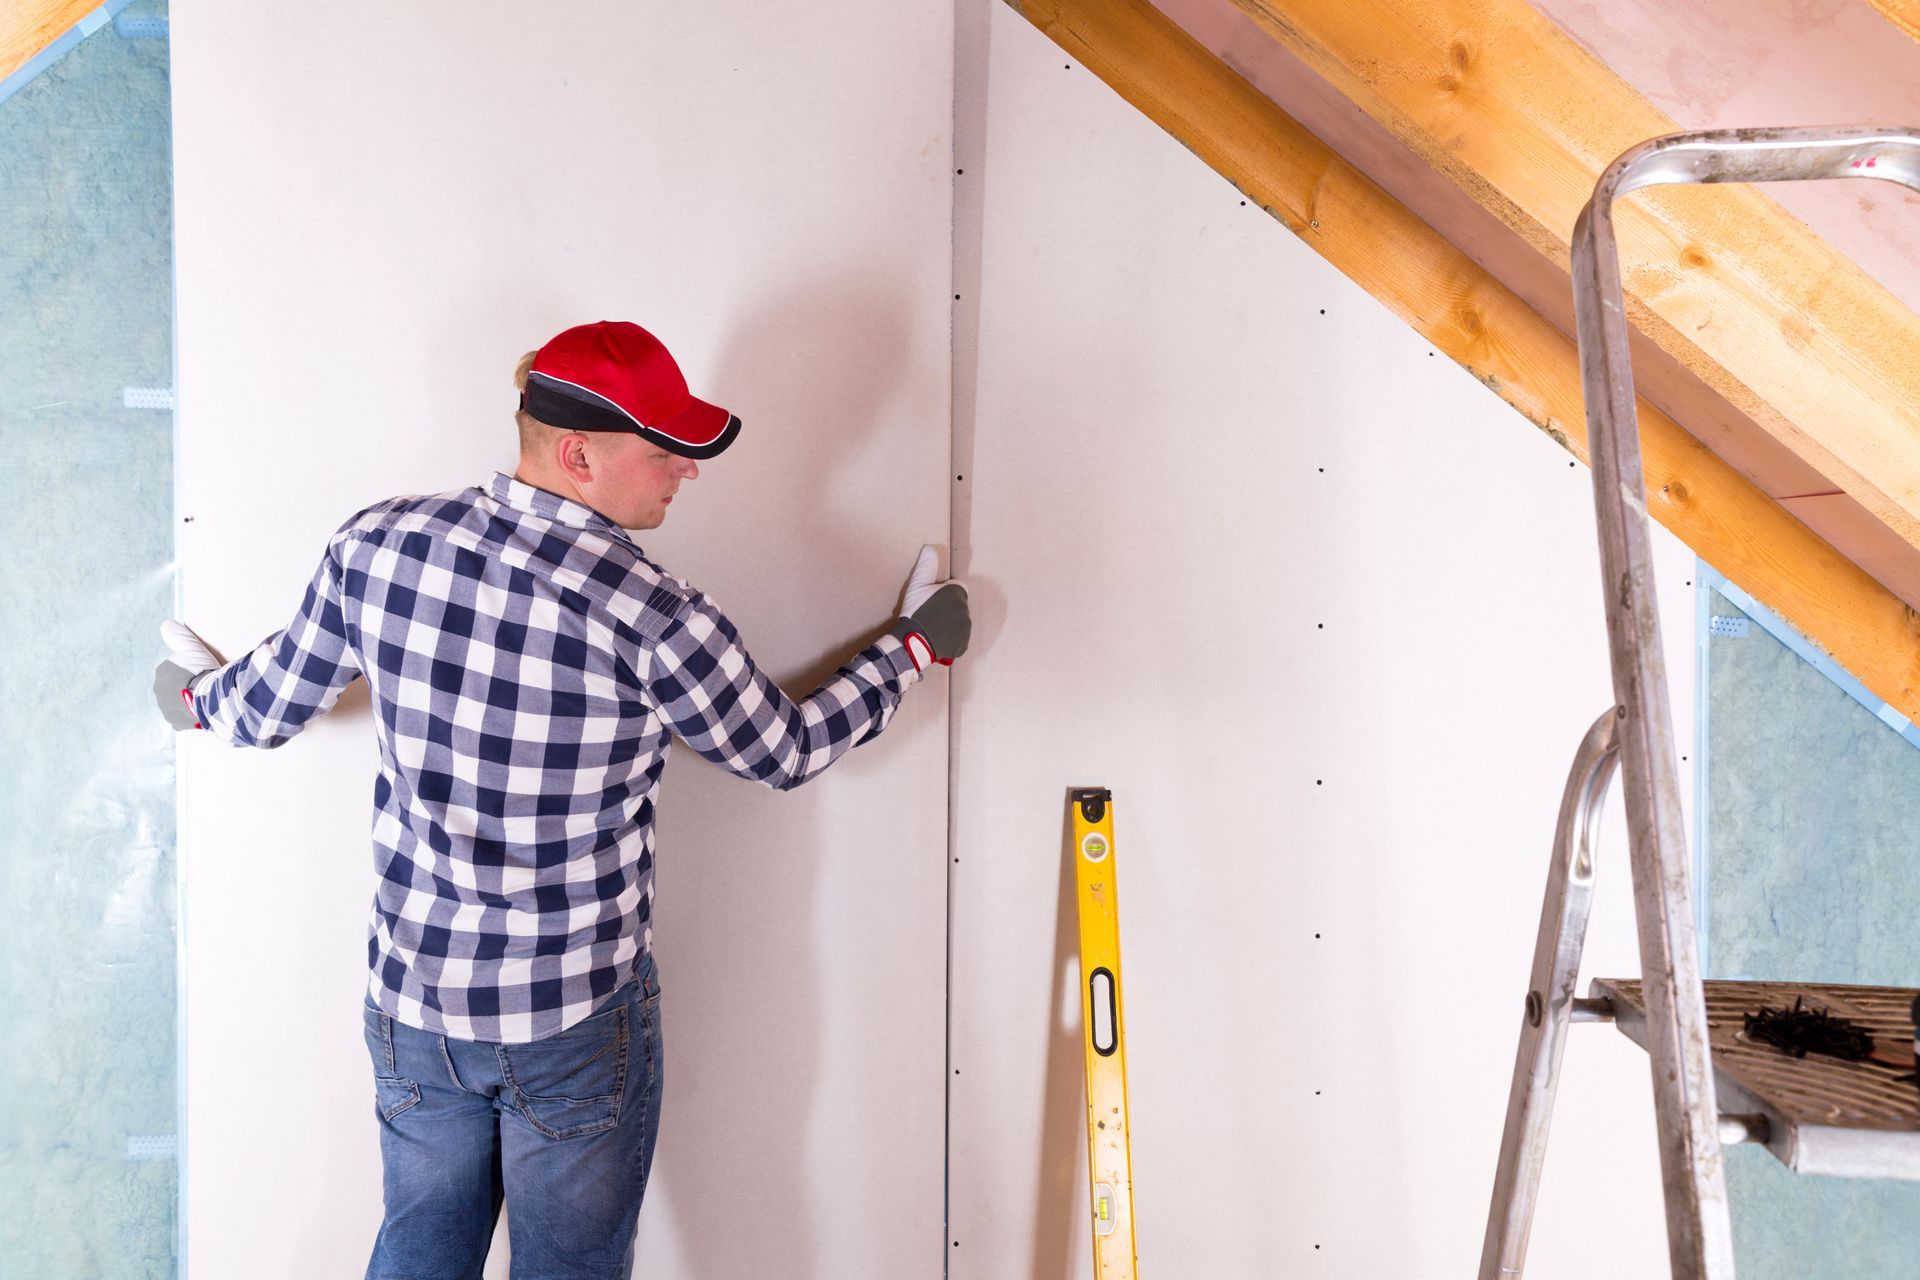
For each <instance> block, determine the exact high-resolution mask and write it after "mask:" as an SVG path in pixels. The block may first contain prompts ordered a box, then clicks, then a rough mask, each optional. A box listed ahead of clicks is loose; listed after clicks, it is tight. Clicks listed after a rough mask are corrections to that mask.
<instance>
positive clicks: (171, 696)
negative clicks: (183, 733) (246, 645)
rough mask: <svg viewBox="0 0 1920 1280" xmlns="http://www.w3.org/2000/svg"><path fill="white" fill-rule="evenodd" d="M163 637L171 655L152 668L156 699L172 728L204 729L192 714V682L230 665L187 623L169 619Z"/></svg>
mask: <svg viewBox="0 0 1920 1280" xmlns="http://www.w3.org/2000/svg"><path fill="white" fill-rule="evenodd" d="M160 638H161V639H162V640H164V641H165V642H166V645H167V650H168V653H167V656H166V657H165V658H164V659H162V661H161V663H160V665H159V666H157V667H155V668H154V669H153V700H154V701H155V702H157V703H159V704H160V714H161V715H162V716H164V717H166V721H167V723H168V724H169V725H171V726H172V727H173V728H175V729H177V730H185V729H200V728H204V727H205V726H203V725H202V724H201V723H200V721H199V718H198V717H196V716H195V715H194V713H193V682H194V681H195V680H197V679H199V678H200V677H201V676H203V675H205V674H206V673H207V672H209V671H214V670H217V669H219V668H220V667H224V666H225V665H227V664H226V663H225V661H223V660H222V659H221V657H220V655H219V654H217V653H215V652H214V651H213V650H212V649H209V648H208V647H207V644H206V641H204V640H202V639H201V638H200V637H199V636H197V635H195V634H194V633H193V628H191V627H189V626H187V625H186V624H185V623H181V622H175V621H173V620H172V619H171V618H169V619H168V620H167V621H165V622H163V623H161V624H160Z"/></svg>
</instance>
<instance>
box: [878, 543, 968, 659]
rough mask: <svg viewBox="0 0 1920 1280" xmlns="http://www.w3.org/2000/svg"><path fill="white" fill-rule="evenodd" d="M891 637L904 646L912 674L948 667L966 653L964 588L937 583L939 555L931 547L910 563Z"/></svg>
mask: <svg viewBox="0 0 1920 1280" xmlns="http://www.w3.org/2000/svg"><path fill="white" fill-rule="evenodd" d="M892 634H893V635H895V636H898V637H899V638H900V640H901V641H902V642H904V643H905V644H906V646H907V656H908V657H910V658H912V659H913V669H914V670H915V671H925V670H926V669H927V665H928V664H929V663H934V662H937V663H939V664H940V665H941V666H943V667H950V666H952V665H953V660H954V659H955V658H957V657H959V656H960V655H961V654H963V653H965V652H966V651H967V641H968V640H969V639H970V638H971V637H972V635H973V616H972V615H971V614H970V613H968V611H967V584H966V583H964V582H949V581H944V580H942V579H941V577H940V555H939V553H938V552H936V551H935V550H934V549H933V547H932V546H931V545H929V546H924V547H921V548H920V556H919V558H918V559H917V560H915V561H914V562H913V572H912V573H911V574H909V575H908V577H907V589H906V594H905V595H904V597H902V599H901V603H900V620H899V621H898V622H896V623H894V624H893V631H892Z"/></svg>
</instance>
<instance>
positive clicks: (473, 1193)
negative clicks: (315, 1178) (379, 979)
mask: <svg viewBox="0 0 1920 1280" xmlns="http://www.w3.org/2000/svg"><path fill="white" fill-rule="evenodd" d="M365 1022H366V1033H367V1051H368V1052H369V1053H370V1054H371V1055H372V1056H373V1076H374V1081H373V1083H374V1092H375V1095H376V1102H375V1113H376V1114H377V1115H378V1116H379V1118H380V1159H381V1163H382V1165H383V1166H384V1167H385V1189H386V1220H385V1221H384V1222H382V1223H381V1224H380V1236H379V1238H378V1239H377V1240H376V1241H375V1242H374V1246H373V1260H372V1261H371V1262H369V1263H368V1264H367V1280H480V1268H481V1264H482V1263H484V1262H485V1261H486V1257H487V1246H488V1244H489V1243H490V1242H491V1240H492V1238H493V1229H494V1222H495V1220H496V1219H497V1218H498V1217H499V1214H500V1204H501V1201H502V1200H505V1201H507V1202H508V1203H510V1204H511V1205H512V1206H513V1208H512V1211H511V1212H509V1213H508V1215H507V1233H508V1239H509V1241H510V1242H511V1245H512V1253H513V1263H512V1266H513V1280H589V1278H591V1280H625V1277H627V1276H628V1275H629V1273H630V1272H631V1270H632V1266H633V1230H634V1222H635V1219H636V1218H638V1216H639V1214H640V1198H641V1196H642V1195H644V1194H645V1192H646V1189H647V1170H648V1169H649V1167H651V1165H652V1164H653V1141H654V1136H655V1133H656V1131H657V1130H658V1129H659V1126H660V1078H661V1077H660V1058H661V1055H660V984H659V980H658V978H656V976H655V974H654V968H653V958H652V957H651V956H648V957H646V958H644V959H643V960H642V961H641V962H640V966H639V968H638V969H637V970H636V971H635V974H634V976H633V977H632V978H630V979H628V980H627V982H626V983H625V984H623V985H622V986H621V988H620V989H619V990H618V991H616V992H614V993H613V996H612V997H611V998H610V999H609V1000H608V1001H607V1003H606V1005H605V1006H604V1007H602V1008H601V1009H599V1010H598V1011H596V1012H595V1013H594V1015H593V1016H592V1017H590V1018H587V1019H586V1020H585V1021H583V1022H580V1023H579V1024H577V1025H575V1026H572V1027H569V1028H567V1029H566V1030H565V1031H562V1032H561V1033H560V1034H558V1035H555V1036H549V1037H548V1038H547V1039H545V1040H536V1041H534V1042H533V1043H532V1044H480V1043H476V1042H474V1041H471V1040H450V1039H447V1038H446V1037H444V1036H437V1035H433V1034H432V1033H430V1032H426V1031H420V1030H418V1029H416V1028H413V1027H409V1026H406V1025H404V1024H403V1023H398V1022H395V1021H394V1020H393V1019H392V1018H391V1017H389V1016H387V1015H386V1014H384V1013H382V1012H380V1011H379V1010H378V1009H375V1008H373V1007H372V1006H371V1005H368V1007H367V1008H366V1010H365Z"/></svg>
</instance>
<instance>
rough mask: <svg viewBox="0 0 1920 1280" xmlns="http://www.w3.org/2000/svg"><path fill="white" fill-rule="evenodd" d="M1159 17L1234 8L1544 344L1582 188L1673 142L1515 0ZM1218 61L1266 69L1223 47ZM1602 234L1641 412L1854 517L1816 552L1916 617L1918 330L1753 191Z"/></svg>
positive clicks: (1919, 320)
mask: <svg viewBox="0 0 1920 1280" xmlns="http://www.w3.org/2000/svg"><path fill="white" fill-rule="evenodd" d="M1161 7H1162V8H1164V9H1167V10H1169V11H1171V12H1174V13H1175V15H1176V16H1179V15H1180V12H1181V11H1204V10H1207V9H1209V8H1211V9H1220V8H1228V9H1232V10H1235V11H1237V12H1238V14H1239V15H1241V16H1242V17H1243V18H1244V19H1245V20H1246V21H1247V22H1248V23H1249V24H1250V25H1251V26H1252V27H1253V28H1255V29H1256V30H1257V31H1258V32H1259V35H1260V40H1259V44H1263V45H1264V46H1266V49H1267V50H1271V51H1272V54H1273V56H1275V57H1280V58H1284V59H1285V60H1286V62H1287V63H1288V65H1289V66H1291V67H1293V68H1296V69H1298V70H1299V71H1300V72H1303V73H1304V74H1303V75H1299V76H1296V77H1294V78H1295V80H1296V81H1298V80H1307V81H1312V82H1316V83H1317V85H1318V86H1321V89H1320V91H1321V92H1323V93H1325V94H1326V95H1327V96H1328V97H1329V98H1330V99H1332V100H1333V101H1336V102H1337V103H1339V104H1340V109H1339V110H1336V111H1329V112H1325V113H1323V115H1324V118H1323V119H1322V120H1317V121H1315V122H1314V123H1315V125H1316V127H1317V128H1319V130H1320V136H1321V137H1322V138H1323V140H1325V141H1326V142H1327V143H1328V144H1329V145H1330V146H1331V147H1332V148H1333V149H1334V150H1335V151H1337V152H1339V153H1340V154H1342V155H1345V156H1348V157H1349V158H1355V157H1356V154H1357V152H1356V149H1355V148H1354V146H1353V145H1352V142H1353V141H1354V139H1355V138H1356V137H1358V138H1362V139H1365V138H1368V137H1371V138H1376V139H1377V137H1378V136H1380V135H1384V136H1385V137H1386V138H1387V139H1390V140H1391V143H1392V144H1394V145H1396V146H1398V147H1400V148H1402V149H1404V152H1405V153H1406V155H1408V156H1409V157H1411V158H1412V159H1413V160H1414V161H1415V162H1417V164H1418V165H1419V166H1421V168H1422V170H1423V172H1422V174H1421V175H1420V176H1418V177H1416V178H1415V179H1414V180H1412V181H1410V182H1407V183H1404V184H1399V185H1396V187H1395V191H1396V194H1397V195H1399V197H1400V198H1401V200H1402V201H1403V202H1405V203H1407V204H1409V205H1410V207H1412V208H1413V210H1414V211H1415V212H1416V213H1418V214H1420V215H1421V216H1422V217H1424V218H1427V219H1428V220H1429V221H1436V222H1443V219H1441V218H1439V217H1438V216H1437V215H1435V214H1434V213H1433V212H1432V211H1430V209H1429V205H1430V204H1431V205H1433V206H1435V207H1436V208H1437V207H1440V206H1445V205H1450V204H1457V203H1459V202H1460V201H1462V200H1463V199H1464V200H1465V201H1467V202H1470V203H1471V204H1472V205H1474V206H1477V207H1478V208H1479V209H1480V210H1481V211H1482V212H1481V216H1482V217H1483V218H1484V219H1486V220H1487V221H1489V222H1492V223H1494V224H1495V225H1497V226H1498V227H1499V228H1500V229H1501V230H1502V231H1503V232H1504V233H1505V234H1504V237H1493V238H1491V239H1490V240H1489V243H1488V246H1487V252H1486V253H1483V254H1480V255H1479V256H1480V261H1481V263H1482V265H1483V266H1486V267H1487V268H1488V269H1489V270H1490V271H1492V272H1493V274H1495V275H1496V276H1500V277H1501V278H1503V279H1507V278H1508V277H1509V274H1510V273H1511V272H1518V273H1520V274H1527V273H1528V272H1533V273H1534V274H1536V275H1537V271H1535V270H1534V266H1533V263H1532V262H1530V261H1527V259H1533V260H1544V262H1545V263H1547V264H1550V265H1551V267H1552V269H1553V271H1554V272H1555V273H1557V277H1558V279H1559V280H1560V281H1561V282H1562V283H1561V287H1560V288H1559V289H1558V290H1557V291H1556V297H1555V298H1554V299H1552V300H1543V299H1542V298H1539V297H1534V298H1533V301H1534V302H1535V306H1536V309H1542V310H1543V311H1544V312H1545V313H1546V314H1548V315H1549V316H1550V318H1552V319H1554V320H1555V321H1556V323H1559V324H1561V326H1562V327H1563V328H1567V327H1570V326H1568V324H1567V322H1566V318H1565V315H1564V314H1563V308H1564V307H1565V306H1566V303H1565V301H1563V300H1564V299H1565V298H1566V297H1567V290H1566V288H1565V286H1564V283H1563V282H1564V278H1565V270H1566V266H1567V261H1568V256H1569V241H1570V237H1571V234H1572V229H1573V224H1574V220H1575V218H1576V217H1577V216H1578V215H1579V212H1580V209H1581V207H1582V206H1583V205H1584V204H1585V203H1586V201H1587V198H1588V197H1589V196H1590V195H1591V194H1592V190H1593V184H1594V180H1595V178H1596V177H1597V176H1598V174H1599V172H1600V170H1601V169H1603V168H1604V167H1605V166H1606V165H1607V164H1608V163H1609V162H1610V161H1612V159H1613V158H1614V157H1615V156H1617V155H1619V154H1620V153H1621V152H1622V151H1625V150H1626V149H1627V148H1628V147H1630V146H1632V145H1634V144H1635V143H1638V142H1640V141H1643V140H1645V139H1647V138H1650V137H1655V136H1658V135H1660V134H1664V133H1673V132H1677V131H1678V128H1679V126H1678V125H1676V124H1675V122H1674V121H1673V120H1671V119H1670V118H1668V117H1667V116H1666V115H1665V114H1664V113H1662V112H1661V111H1659V110H1658V109H1657V108H1655V107H1654V106H1653V105H1652V104H1651V103H1649V102H1648V101H1647V100H1646V99H1644V98H1642V97H1641V96H1640V95H1639V94H1638V93H1637V92H1636V91H1635V90H1634V89H1633V88H1632V86H1630V85H1628V84H1627V83H1626V82H1624V81H1623V80H1621V79H1620V78H1619V77H1617V76H1615V75H1614V74H1613V73H1612V72H1611V71H1609V70H1608V69H1607V68H1606V67H1605V66H1604V65H1602V64H1601V63H1600V62H1599V61H1598V60H1597V59H1595V58H1594V57H1593V56H1592V55H1591V54H1589V53H1587V52H1586V51H1585V50H1584V49H1583V48H1581V47H1580V46H1579V45H1578V44H1576V43H1575V42H1574V41H1573V40H1572V39H1571V38H1570V37H1568V36H1567V35H1566V34H1565V33H1564V32H1562V31H1561V30H1560V28H1559V27H1557V26H1556V25H1554V23H1553V22H1552V21H1551V20H1549V19H1548V18H1547V17H1546V16H1545V15H1543V14H1541V13H1539V12H1538V11H1536V10H1535V9H1534V8H1533V7H1532V6H1531V5H1529V4H1527V3H1526V2H1525V0H1163V3H1162V6H1161ZM1182 21H1183V22H1184V21H1185V19H1184V18H1183V19H1182ZM1203 43H1204V41H1203ZM1236 54H1237V56H1238V57H1239V58H1240V59H1241V60H1243V61H1246V62H1251V63H1253V64H1255V65H1256V66H1257V65H1258V64H1259V63H1261V62H1262V61H1263V59H1264V58H1265V57H1266V56H1267V55H1266V54H1265V53H1263V51H1262V50H1261V49H1260V48H1258V47H1256V46H1255V45H1252V44H1248V43H1246V42H1244V41H1243V42H1242V43H1241V45H1240V46H1239V47H1238V48H1237V50H1236ZM1255 78H1256V79H1257V78H1259V77H1258V76H1257V75H1256V76H1255ZM1289 92H1291V93H1294V94H1307V95H1310V94H1312V93H1313V92H1315V90H1314V89H1312V88H1303V87H1301V86H1299V85H1298V84H1297V83H1296V84H1295V85H1293V86H1291V87H1290V89H1289ZM1282 105H1283V106H1288V105H1289V104H1288V103H1287V102H1286V101H1284V100H1283V101H1282ZM1363 167H1367V166H1366V165H1365V164H1364V163H1363ZM1615 216H1616V224H1617V230H1618V232H1619V237H1620V252H1621V261H1622V265H1623V276H1624V283H1625V287H1626V291H1627V306H1628V314H1629V319H1630V320H1631V322H1632V324H1633V326H1634V328H1635V330H1636V331H1637V332H1638V333H1639V334H1640V335H1641V338H1642V342H1641V344H1640V346H1641V354H1643V355H1644V354H1649V353H1650V354H1651V355H1652V356H1654V357H1657V358H1654V359H1647V360H1644V361H1643V362H1642V366H1641V368H1640V372H1641V381H1642V383H1643V384H1644V389H1645V390H1646V391H1647V392H1648V394H1649V396H1650V398H1651V399H1653V400H1654V401H1655V403H1658V404H1661V405H1662V407H1664V408H1666V409H1667V410H1668V411H1669V412H1672V413H1674V414H1675V415H1676V416H1677V417H1679V418H1680V420H1681V421H1683V422H1684V423H1686V424H1687V426H1688V427H1689V429H1691V430H1693V431H1694V432H1695V434H1697V435H1700V436H1701V438H1703V439H1705V440H1707V442H1708V443H1709V444H1710V445H1712V447H1713V448H1714V449H1715V451H1716V452H1718V453H1720V454H1721V455H1722V456H1723V457H1725V458H1726V459H1727V460H1728V461H1729V462H1731V463H1732V464H1733V465H1734V466H1735V467H1736V468H1738V469H1740V470H1741V471H1742V472H1743V473H1744V474H1746V475H1748V476H1749V478H1751V479H1754V480H1755V481H1756V483H1758V484H1759V485H1760V486H1761V487H1762V488H1763V489H1765V490H1767V491H1768V492H1769V493H1771V494H1772V496H1774V497H1777V498H1781V499H1788V498H1790V497H1792V496H1793V495H1798V494H1805V493H1818V494H1821V495H1823V496H1825V497H1836V496H1839V495H1840V494H1844V495H1845V498H1846V499H1849V500H1850V501H1851V502H1852V503H1857V504H1858V506H1859V507H1860V508H1861V509H1862V510H1863V511H1864V512H1865V513H1866V514H1867V515H1869V516H1870V517H1871V521H1869V522H1864V523H1863V522H1860V521H1858V520H1855V521H1854V522H1852V523H1851V524H1847V523H1844V522H1842V523H1840V524H1836V525H1834V526H1833V527H1830V528H1827V529H1826V530H1825V531H1826V532H1827V533H1828V536H1829V537H1830V538H1833V539H1834V540H1835V541H1836V544H1837V545H1839V546H1840V548H1841V550H1842V551H1843V552H1847V553H1849V554H1850V555H1851V556H1852V557H1853V558H1855V559H1857V560H1862V561H1866V562H1873V561H1876V560H1878V561H1885V560H1886V559H1887V554H1888V552H1889V550H1890V549H1892V550H1893V551H1895V552H1897V553H1898V556H1897V557H1896V558H1902V559H1904V561H1905V564H1904V566H1900V567H1896V568H1895V569H1892V570H1889V572H1892V573H1893V575H1894V576H1893V579H1892V580H1891V581H1890V583H1889V585H1891V586H1893V588H1894V589H1895V591H1896V592H1897V593H1900V594H1903V595H1904V596H1905V597H1906V598H1907V599H1908V600H1909V602H1910V603H1915V604H1920V317H1916V316H1915V315H1914V314H1913V312H1912V311H1910V310H1909V309H1908V308H1907V307H1905V306H1904V305H1902V304H1901V303H1900V301H1899V300H1898V299H1896V298H1895V297H1894V296H1893V295H1892V294H1890V293H1889V292H1888V291H1887V290H1886V289H1884V288H1882V287H1881V286H1880V285H1879V284H1878V283H1876V282H1875V281H1874V280H1872V279H1871V278H1869V277H1868V276H1867V275H1866V274H1865V273H1863V272H1862V271H1861V270H1860V269H1859V268H1858V267H1857V266H1855V265H1854V264H1853V263H1852V262H1851V261H1849V260H1848V259H1846V258H1845V257H1843V256H1841V255H1840V254H1838V253H1836V252H1834V251H1833V250H1832V249H1831V248H1829V247H1828V246H1827V245H1826V244H1825V243H1823V242H1822V241H1821V240H1820V239H1819V238H1818V237H1816V236H1814V235H1813V234H1812V233H1811V232H1810V231H1808V230H1807V229H1806V228H1805V227H1804V226H1802V225H1801V224H1800V223H1799V222H1798V221H1796V220H1795V219H1793V218H1792V217H1790V216H1788V215H1787V214H1786V213H1784V212H1783V211H1782V210H1781V209H1780V208H1779V207H1778V206H1777V205H1775V204H1774V203H1773V202H1772V200H1770V199H1769V198H1768V197H1767V196H1766V195H1764V194H1762V192H1761V191H1760V189H1758V188H1755V187H1744V186H1729V187H1717V188H1712V189H1709V188H1705V187H1699V186H1683V187H1663V188H1654V189H1650V190H1647V191H1642V192H1638V193H1635V194H1634V195H1632V196H1631V197H1629V198H1628V199H1626V200H1624V201H1623V202H1621V204H1620V206H1619V207H1618V208H1617V210H1616V214H1615ZM1710 401H1718V402H1719V403H1718V404H1717V405H1715V404H1712V403H1707V402H1710ZM1701 419H1707V420H1709V422H1708V425H1706V426H1702V425H1700V424H1699V420H1701ZM1796 472H1799V473H1801V474H1799V475H1795V473H1796ZM1807 473H1811V476H1810V475H1809V474H1807ZM1813 477H1817V479H1818V480H1819V482H1820V483H1818V484H1816V485H1814V486H1813V487H1811V488H1810V487H1808V484H1809V480H1810V479H1811V478H1813ZM1799 514H1802V515H1803V516H1806V517H1808V518H1811V519H1814V520H1815V521H1816V522H1818V520H1819V519H1820V517H1821V513H1820V511H1819V510H1817V509H1816V510H1813V511H1802V512H1800V513H1799ZM1871 525H1878V526H1880V529H1881V530H1882V531H1883V532H1881V533H1879V534H1878V535H1877V537H1876V539H1875V546H1874V547H1873V548H1871V549H1865V548H1863V549H1862V550H1861V552H1860V553H1859V554H1855V548H1854V547H1852V546H1851V545H1850V544H1849V539H1852V538H1853V537H1855V536H1856V535H1857V534H1858V533H1859V532H1860V531H1862V530H1863V529H1870V527H1871ZM1882 576H1883V580H1885V579H1886V576H1887V574H1886V573H1885V572H1883V574H1882Z"/></svg>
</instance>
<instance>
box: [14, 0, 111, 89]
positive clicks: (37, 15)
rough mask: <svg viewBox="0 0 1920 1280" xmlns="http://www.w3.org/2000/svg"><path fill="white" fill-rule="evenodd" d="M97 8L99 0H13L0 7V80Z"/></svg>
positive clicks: (23, 64)
mask: <svg viewBox="0 0 1920 1280" xmlns="http://www.w3.org/2000/svg"><path fill="white" fill-rule="evenodd" d="M99 7H100V0H15V2H14V3H12V4H0V80H5V79H6V78H7V77H8V76H10V75H12V74H13V73H14V72H16V71H18V70H19V69H20V68H21V67H23V66H25V65H26V64H27V63H28V62H29V61H31V60H32V59H33V58H34V57H35V56H36V55H37V54H39V52H40V51H41V50H42V49H45V48H46V47H47V46H48V45H50V44H52V43H53V42H54V41H55V40H58V39H59V38H60V37H61V36H63V35H65V34H66V33H67V32H68V30H70V29H71V28H72V27H73V26H74V24H76V23H78V22H79V21H80V19H82V18H84V17H86V16H87V15H88V14H89V13H91V12H93V11H94V10H95V9H98V8H99Z"/></svg>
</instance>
